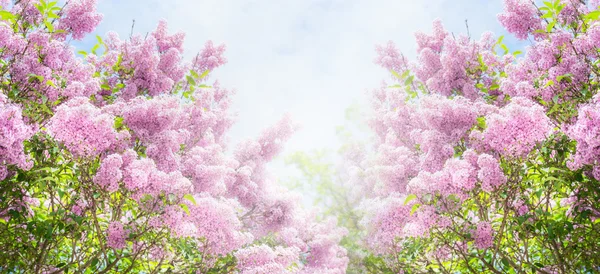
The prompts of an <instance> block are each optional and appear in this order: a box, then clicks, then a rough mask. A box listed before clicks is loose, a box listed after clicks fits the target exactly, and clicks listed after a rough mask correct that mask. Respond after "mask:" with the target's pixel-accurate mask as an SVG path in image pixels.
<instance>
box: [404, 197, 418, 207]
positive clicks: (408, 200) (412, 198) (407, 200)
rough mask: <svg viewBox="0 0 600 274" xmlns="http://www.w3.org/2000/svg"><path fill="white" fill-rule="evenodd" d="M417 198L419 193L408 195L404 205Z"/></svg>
mask: <svg viewBox="0 0 600 274" xmlns="http://www.w3.org/2000/svg"><path fill="white" fill-rule="evenodd" d="M415 198H417V195H415V194H410V195H408V196H406V199H405V200H404V205H406V204H408V202H410V201H412V200H414V199H415Z"/></svg>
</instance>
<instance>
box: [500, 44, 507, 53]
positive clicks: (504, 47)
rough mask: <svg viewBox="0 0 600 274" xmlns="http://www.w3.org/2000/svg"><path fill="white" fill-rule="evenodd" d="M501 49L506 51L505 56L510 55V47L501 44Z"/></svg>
mask: <svg viewBox="0 0 600 274" xmlns="http://www.w3.org/2000/svg"><path fill="white" fill-rule="evenodd" d="M500 47H501V48H502V49H503V50H504V54H508V47H507V46H506V45H505V44H500Z"/></svg>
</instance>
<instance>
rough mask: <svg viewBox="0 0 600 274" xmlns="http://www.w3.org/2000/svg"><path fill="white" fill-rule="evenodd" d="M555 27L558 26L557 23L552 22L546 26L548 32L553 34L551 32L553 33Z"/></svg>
mask: <svg viewBox="0 0 600 274" xmlns="http://www.w3.org/2000/svg"><path fill="white" fill-rule="evenodd" d="M554 25H556V21H552V22H550V24H548V25H547V26H546V32H551V31H552V29H553V28H554Z"/></svg>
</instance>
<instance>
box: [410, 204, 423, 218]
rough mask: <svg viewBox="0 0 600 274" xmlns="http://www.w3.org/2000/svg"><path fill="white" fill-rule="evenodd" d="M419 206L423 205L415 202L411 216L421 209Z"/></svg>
mask: <svg viewBox="0 0 600 274" xmlns="http://www.w3.org/2000/svg"><path fill="white" fill-rule="evenodd" d="M419 207H421V204H414V205H413V206H412V208H411V209H410V216H412V215H413V214H414V213H415V212H416V211H417V209H419Z"/></svg>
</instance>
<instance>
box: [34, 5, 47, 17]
mask: <svg viewBox="0 0 600 274" xmlns="http://www.w3.org/2000/svg"><path fill="white" fill-rule="evenodd" d="M42 3H43V2H42ZM35 7H36V8H37V9H38V10H39V11H40V14H41V15H44V13H45V12H44V6H42V5H35Z"/></svg>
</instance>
